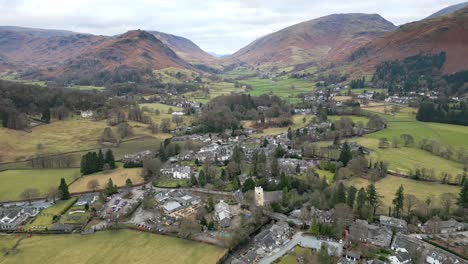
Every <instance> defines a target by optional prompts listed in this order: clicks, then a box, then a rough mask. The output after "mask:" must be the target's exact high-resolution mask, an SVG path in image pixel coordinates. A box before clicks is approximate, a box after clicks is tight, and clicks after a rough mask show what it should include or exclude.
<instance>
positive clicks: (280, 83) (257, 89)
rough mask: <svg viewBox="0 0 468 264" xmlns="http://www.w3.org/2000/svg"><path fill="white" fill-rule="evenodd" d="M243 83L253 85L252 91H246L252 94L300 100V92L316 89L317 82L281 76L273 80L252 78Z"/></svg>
mask: <svg viewBox="0 0 468 264" xmlns="http://www.w3.org/2000/svg"><path fill="white" fill-rule="evenodd" d="M241 83H242V84H249V85H251V86H252V89H253V90H252V91H246V93H248V94H250V95H252V96H259V95H262V94H274V95H277V96H279V97H281V98H283V99H286V100H288V101H290V102H297V101H299V98H298V94H300V93H308V92H312V91H314V90H315V83H313V82H312V81H309V80H302V79H288V78H279V79H278V80H277V81H272V80H271V79H259V78H252V79H247V80H243V81H241Z"/></svg>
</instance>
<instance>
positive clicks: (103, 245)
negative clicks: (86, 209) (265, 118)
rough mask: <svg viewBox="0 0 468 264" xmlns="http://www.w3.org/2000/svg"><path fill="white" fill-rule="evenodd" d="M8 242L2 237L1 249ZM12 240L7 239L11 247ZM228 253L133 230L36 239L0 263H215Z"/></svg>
mask: <svg viewBox="0 0 468 264" xmlns="http://www.w3.org/2000/svg"><path fill="white" fill-rule="evenodd" d="M3 239H5V238H2V237H0V245H2V244H4V243H2V240H3ZM10 240H11V239H10V238H6V239H5V241H6V242H5V245H9V244H11V243H10ZM225 253H226V250H225V249H223V248H219V247H216V246H212V245H208V244H203V243H197V242H193V241H188V240H182V239H178V238H174V237H168V236H161V235H155V234H150V233H143V232H136V231H130V230H121V231H104V232H98V233H95V234H91V235H86V236H83V235H47V236H40V235H33V236H32V237H30V238H25V239H24V240H22V241H21V242H20V245H19V246H18V248H17V252H15V253H13V254H11V255H7V256H5V255H4V254H0V263H2V264H9V263H51V264H54V263H64V262H65V263H87V264H94V263H96V264H98V263H99V264H106V263H109V264H113V263H142V264H145V263H180V264H184V263H186V264H189V263H200V264H202V263H216V262H217V261H218V260H219V259H220V258H221V257H222V256H223V255H224V254H225Z"/></svg>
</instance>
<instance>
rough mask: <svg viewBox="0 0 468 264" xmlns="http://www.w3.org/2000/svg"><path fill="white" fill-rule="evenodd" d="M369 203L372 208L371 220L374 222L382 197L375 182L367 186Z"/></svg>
mask: <svg viewBox="0 0 468 264" xmlns="http://www.w3.org/2000/svg"><path fill="white" fill-rule="evenodd" d="M367 204H368V206H369V210H370V215H369V222H373V221H374V217H375V213H376V212H377V208H378V207H379V205H380V197H379V194H378V193H377V190H376V188H375V185H374V184H373V183H371V184H369V185H368V186H367Z"/></svg>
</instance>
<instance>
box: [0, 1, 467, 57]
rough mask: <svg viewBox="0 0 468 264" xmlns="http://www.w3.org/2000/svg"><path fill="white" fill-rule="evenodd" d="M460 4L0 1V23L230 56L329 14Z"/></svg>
mask: <svg viewBox="0 0 468 264" xmlns="http://www.w3.org/2000/svg"><path fill="white" fill-rule="evenodd" d="M460 2H462V0H359V1H355V0H354V1H353V0H326V1H324V0H198V1H195V0H131V1H128V0H127V1H124V0H0V14H2V15H1V16H0V25H11V26H23V27H36V28H48V29H67V30H73V31H77V32H83V33H92V34H101V35H114V34H119V33H123V32H125V31H127V30H130V29H146V30H158V31H163V32H166V33H171V34H175V35H180V36H183V37H187V38H189V39H191V40H192V41H194V42H195V43H196V44H198V45H199V46H200V47H201V48H202V49H204V50H206V51H212V52H216V53H218V54H228V53H232V52H235V51H236V50H238V49H239V48H241V47H243V46H245V45H247V44H248V43H250V42H251V41H253V40H255V39H256V38H259V37H261V36H263V35H265V34H268V33H271V32H274V31H277V30H279V29H281V28H284V27H286V26H289V25H293V24H295V23H298V22H302V21H305V20H310V19H314V18H317V17H321V16H324V15H329V14H333V13H352V12H359V13H378V14H380V15H382V16H383V17H384V18H385V19H387V20H389V21H391V22H393V23H394V24H397V25H399V24H403V23H406V22H410V21H415V20H419V19H422V18H424V17H427V16H428V15H430V14H432V13H434V12H436V11H438V10H440V9H442V8H444V7H447V6H449V5H453V4H457V3H460Z"/></svg>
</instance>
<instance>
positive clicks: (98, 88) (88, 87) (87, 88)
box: [72, 85, 105, 91]
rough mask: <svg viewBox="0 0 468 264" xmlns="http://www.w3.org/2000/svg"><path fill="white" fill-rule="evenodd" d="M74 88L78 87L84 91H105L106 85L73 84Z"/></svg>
mask: <svg viewBox="0 0 468 264" xmlns="http://www.w3.org/2000/svg"><path fill="white" fill-rule="evenodd" d="M72 88H73V89H78V90H82V91H94V90H96V91H103V90H104V89H105V87H103V86H92V85H79V86H73V87H72Z"/></svg>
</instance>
